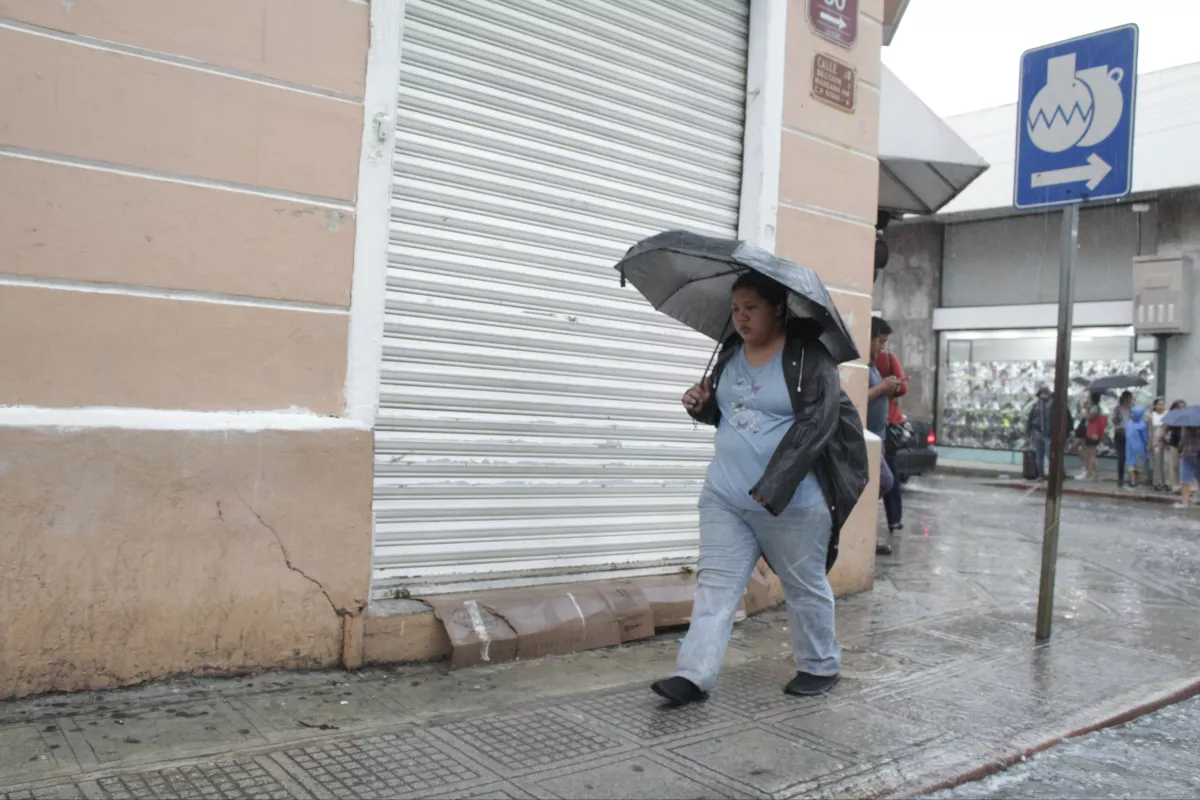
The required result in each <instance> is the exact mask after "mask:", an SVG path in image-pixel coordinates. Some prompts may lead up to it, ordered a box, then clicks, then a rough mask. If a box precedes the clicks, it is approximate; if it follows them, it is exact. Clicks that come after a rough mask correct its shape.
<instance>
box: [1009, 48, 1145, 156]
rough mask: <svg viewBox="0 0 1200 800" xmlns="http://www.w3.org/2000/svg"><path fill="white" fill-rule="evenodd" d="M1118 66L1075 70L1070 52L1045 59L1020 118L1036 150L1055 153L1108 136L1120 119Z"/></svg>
mask: <svg viewBox="0 0 1200 800" xmlns="http://www.w3.org/2000/svg"><path fill="white" fill-rule="evenodd" d="M1124 79H1125V71H1124V70H1123V69H1121V68H1120V67H1113V68H1112V69H1109V68H1108V67H1107V66H1102V67H1090V68H1088V69H1083V70H1079V71H1078V72H1076V71H1075V54H1074V53H1068V54H1066V55H1064V56H1058V57H1056V58H1052V59H1050V60H1049V61H1048V62H1047V64H1046V85H1045V86H1043V87H1042V89H1041V91H1039V92H1038V93H1037V95H1036V96H1035V97H1034V98H1033V103H1032V104H1030V106H1029V118H1028V119H1027V120H1026V125H1027V126H1028V132H1029V138H1030V140H1032V142H1033V143H1034V145H1036V146H1037V148H1038V149H1039V150H1044V151H1045V152H1047V153H1061V152H1062V151H1064V150H1067V149H1069V148H1071V147H1076V146H1078V147H1091V146H1093V145H1096V144H1099V143H1100V142H1102V141H1104V140H1105V139H1107V138H1108V137H1109V135H1110V134H1112V132H1113V131H1114V130H1116V128H1117V125H1118V124H1120V122H1121V113H1122V111H1123V110H1124V107H1125V97H1124V95H1123V94H1122V92H1121V81H1122V80H1124Z"/></svg>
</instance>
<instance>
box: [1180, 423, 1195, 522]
mask: <svg viewBox="0 0 1200 800" xmlns="http://www.w3.org/2000/svg"><path fill="white" fill-rule="evenodd" d="M1182 431H1183V432H1182V433H1181V435H1180V437H1179V492H1180V495H1181V497H1180V498H1179V502H1178V503H1176V504H1175V507H1176V508H1188V507H1189V506H1191V504H1192V484H1193V483H1196V481H1197V480H1200V428H1183V429H1182Z"/></svg>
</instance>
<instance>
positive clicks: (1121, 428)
mask: <svg viewBox="0 0 1200 800" xmlns="http://www.w3.org/2000/svg"><path fill="white" fill-rule="evenodd" d="M1132 415H1133V392H1130V391H1124V392H1122V393H1121V399H1120V400H1119V401H1118V402H1117V409H1116V411H1114V412H1113V417H1112V425H1113V449H1114V450H1116V451H1117V487H1118V488H1120V487H1122V486H1124V485H1125V466H1126V464H1125V428H1126V426H1127V425H1128V424H1129V419H1130V417H1131V416H1132Z"/></svg>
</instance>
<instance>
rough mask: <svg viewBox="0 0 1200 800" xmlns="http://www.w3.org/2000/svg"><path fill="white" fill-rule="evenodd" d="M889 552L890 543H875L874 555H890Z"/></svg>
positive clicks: (890, 549)
mask: <svg viewBox="0 0 1200 800" xmlns="http://www.w3.org/2000/svg"><path fill="white" fill-rule="evenodd" d="M891 554H892V546H891V545H890V544H877V545H875V555H877V556H890V555H891Z"/></svg>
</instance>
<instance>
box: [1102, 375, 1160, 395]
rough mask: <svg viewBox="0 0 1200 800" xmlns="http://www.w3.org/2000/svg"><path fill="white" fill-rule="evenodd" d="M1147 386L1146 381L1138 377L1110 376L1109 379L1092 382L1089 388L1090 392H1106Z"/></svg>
mask: <svg viewBox="0 0 1200 800" xmlns="http://www.w3.org/2000/svg"><path fill="white" fill-rule="evenodd" d="M1145 385H1146V381H1145V380H1143V379H1142V378H1139V377H1138V376H1137V375H1109V376H1108V377H1107V378H1098V379H1096V380H1094V381H1092V382H1091V384H1090V385H1089V386H1088V391H1089V392H1105V391H1108V390H1110V389H1131V388H1134V387H1137V386H1145Z"/></svg>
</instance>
